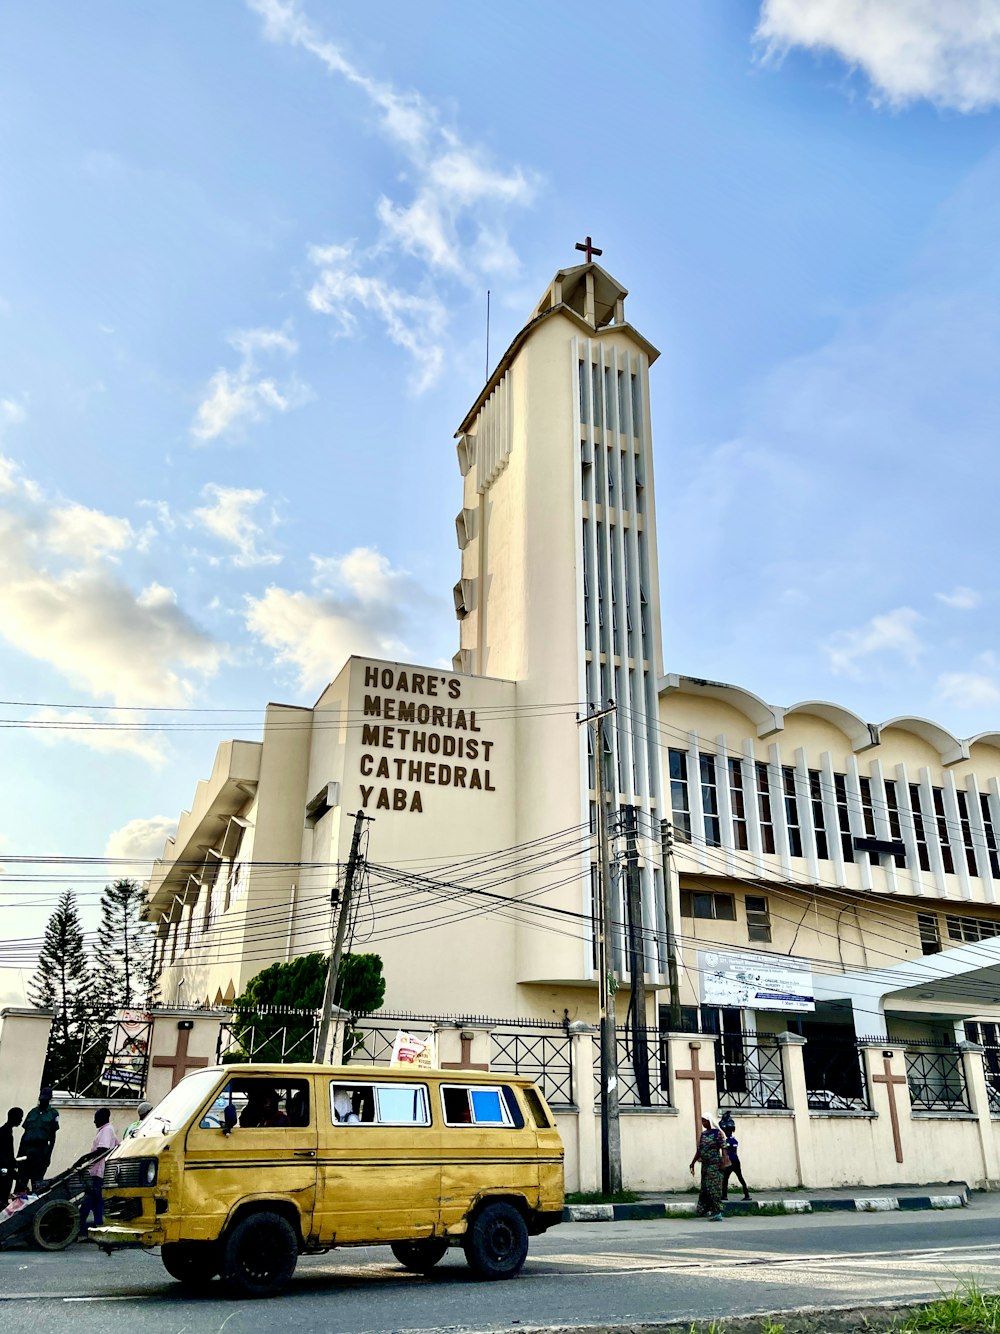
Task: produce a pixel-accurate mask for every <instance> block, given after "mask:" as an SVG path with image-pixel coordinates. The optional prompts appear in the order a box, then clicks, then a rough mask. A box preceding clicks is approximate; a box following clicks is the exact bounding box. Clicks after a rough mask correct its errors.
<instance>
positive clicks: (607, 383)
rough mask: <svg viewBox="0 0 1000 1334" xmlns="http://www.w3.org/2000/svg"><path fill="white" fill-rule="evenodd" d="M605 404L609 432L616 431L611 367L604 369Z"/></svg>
mask: <svg viewBox="0 0 1000 1334" xmlns="http://www.w3.org/2000/svg"><path fill="white" fill-rule="evenodd" d="M604 404H605V407H606V409H607V414H608V430H609V431H613V430H614V429H615V396H614V393H613V391H612V386H611V367H610V366H605V367H604Z"/></svg>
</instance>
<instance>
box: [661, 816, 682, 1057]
mask: <svg viewBox="0 0 1000 1334" xmlns="http://www.w3.org/2000/svg"><path fill="white" fill-rule="evenodd" d="M660 842H661V847H662V851H663V903H664V913H665V915H666V922H667V986H668V987H669V991H670V1031H671V1033H679V1032H680V1031H681V988H680V983H679V981H678V978H677V947H676V945H675V943H674V908H673V903H674V887H673V848H674V831H673V829H672V827H671V824H670V821H669V820H661V821H660Z"/></svg>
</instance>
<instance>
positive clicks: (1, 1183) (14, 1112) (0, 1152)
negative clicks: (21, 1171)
mask: <svg viewBox="0 0 1000 1334" xmlns="http://www.w3.org/2000/svg"><path fill="white" fill-rule="evenodd" d="M23 1120H24V1112H23V1111H22V1110H21V1108H20V1107H12V1108H11V1109H10V1111H9V1112H8V1113H7V1120H6V1121H5V1122H4V1123H3V1125H2V1126H0V1209H3V1208H5V1207H6V1204H7V1201H8V1200H9V1199H10V1197H11V1195H12V1193H13V1190H14V1178H15V1177H16V1176H17V1159H16V1158H15V1157H14V1131H15V1130H16V1129H17V1127H18V1126H19V1125H20V1124H21V1122H22V1121H23Z"/></svg>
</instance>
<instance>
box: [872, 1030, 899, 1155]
mask: <svg viewBox="0 0 1000 1334" xmlns="http://www.w3.org/2000/svg"><path fill="white" fill-rule="evenodd" d="M890 1055H891V1053H890ZM882 1066H883V1068H884V1070H885V1073H884V1074H882V1075H872V1083H873V1084H884V1085H885V1091H886V1093H888V1095H889V1120H890V1122H891V1123H892V1145H893V1148H894V1149H895V1150H896V1162H897V1163H901V1162H902V1161H903V1141H902V1139H901V1138H900V1135H899V1113H898V1112H897V1111H896V1085H897V1084H905V1083H906V1076H905V1075H894V1074H893V1073H892V1066H891V1065H890V1064H889V1056H886V1054H885V1052H883V1053H882Z"/></svg>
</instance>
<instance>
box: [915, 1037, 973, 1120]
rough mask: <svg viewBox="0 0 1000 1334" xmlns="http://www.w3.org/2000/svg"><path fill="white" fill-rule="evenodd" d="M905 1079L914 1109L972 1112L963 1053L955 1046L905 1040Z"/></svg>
mask: <svg viewBox="0 0 1000 1334" xmlns="http://www.w3.org/2000/svg"><path fill="white" fill-rule="evenodd" d="M905 1054H906V1082H907V1084H908V1085H909V1089H910V1104H911V1106H912V1107H913V1108H914V1110H915V1111H923V1112H971V1111H972V1106H971V1104H970V1102H969V1091H968V1088H967V1087H966V1082H965V1067H964V1066H963V1064H962V1053H961V1052H960V1051H959V1049H958V1048H957V1047H954V1046H929V1045H928V1046H923V1045H921V1046H916V1045H914V1044H911V1043H909V1042H908V1043H907V1044H906V1053H905Z"/></svg>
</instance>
